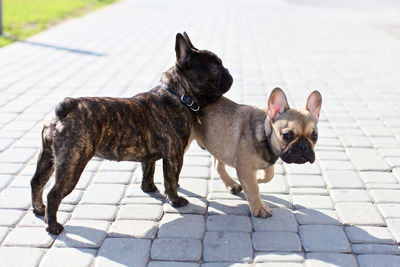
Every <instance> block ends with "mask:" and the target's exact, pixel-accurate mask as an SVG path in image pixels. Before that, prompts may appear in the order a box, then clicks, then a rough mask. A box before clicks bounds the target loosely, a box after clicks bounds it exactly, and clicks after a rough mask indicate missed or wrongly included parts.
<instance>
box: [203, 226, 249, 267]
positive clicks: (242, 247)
mask: <svg viewBox="0 0 400 267" xmlns="http://www.w3.org/2000/svg"><path fill="white" fill-rule="evenodd" d="M252 259H253V248H252V245H251V238H250V234H248V233H235V232H206V234H205V236H204V239H203V260H204V261H205V262H236V263H240V262H250V261H251V260H252Z"/></svg>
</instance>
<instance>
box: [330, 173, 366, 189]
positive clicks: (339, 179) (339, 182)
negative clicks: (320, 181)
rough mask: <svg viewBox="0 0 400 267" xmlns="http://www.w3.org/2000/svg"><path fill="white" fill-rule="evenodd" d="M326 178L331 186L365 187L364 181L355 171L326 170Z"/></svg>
mask: <svg viewBox="0 0 400 267" xmlns="http://www.w3.org/2000/svg"><path fill="white" fill-rule="evenodd" d="M324 178H325V181H326V184H327V185H328V187H329V188H334V189H336V188H346V189H349V188H357V189H362V188H364V184H363V182H362V181H361V179H360V177H359V175H358V174H357V173H356V172H355V171H342V170H339V171H336V170H326V171H324Z"/></svg>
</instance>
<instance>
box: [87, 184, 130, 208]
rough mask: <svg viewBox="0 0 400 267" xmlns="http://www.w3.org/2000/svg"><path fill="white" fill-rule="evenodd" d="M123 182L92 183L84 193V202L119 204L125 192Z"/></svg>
mask: <svg viewBox="0 0 400 267" xmlns="http://www.w3.org/2000/svg"><path fill="white" fill-rule="evenodd" d="M125 187H126V186H125V185H121V184H91V185H90V186H89V187H88V189H87V191H86V192H85V194H84V195H83V198H82V201H81V203H82V204H107V205H116V204H118V203H119V202H120V201H121V199H122V197H123V195H124V192H125Z"/></svg>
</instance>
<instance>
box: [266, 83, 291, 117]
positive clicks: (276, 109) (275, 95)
mask: <svg viewBox="0 0 400 267" xmlns="http://www.w3.org/2000/svg"><path fill="white" fill-rule="evenodd" d="M287 109H289V104H288V102H287V98H286V95H285V93H284V92H283V91H282V89H281V88H278V87H277V88H275V89H274V90H272V92H271V94H270V95H269V99H268V111H267V115H268V118H269V119H270V120H272V119H273V118H275V116H277V115H279V114H282V113H283V112H285V111H286V110H287Z"/></svg>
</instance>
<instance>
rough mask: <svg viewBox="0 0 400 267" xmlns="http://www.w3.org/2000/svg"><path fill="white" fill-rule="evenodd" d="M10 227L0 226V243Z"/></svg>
mask: <svg viewBox="0 0 400 267" xmlns="http://www.w3.org/2000/svg"><path fill="white" fill-rule="evenodd" d="M9 230H10V228H8V227H5V226H0V243H1V242H2V241H3V239H4V238H5V237H6V235H7V234H8V232H9Z"/></svg>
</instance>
